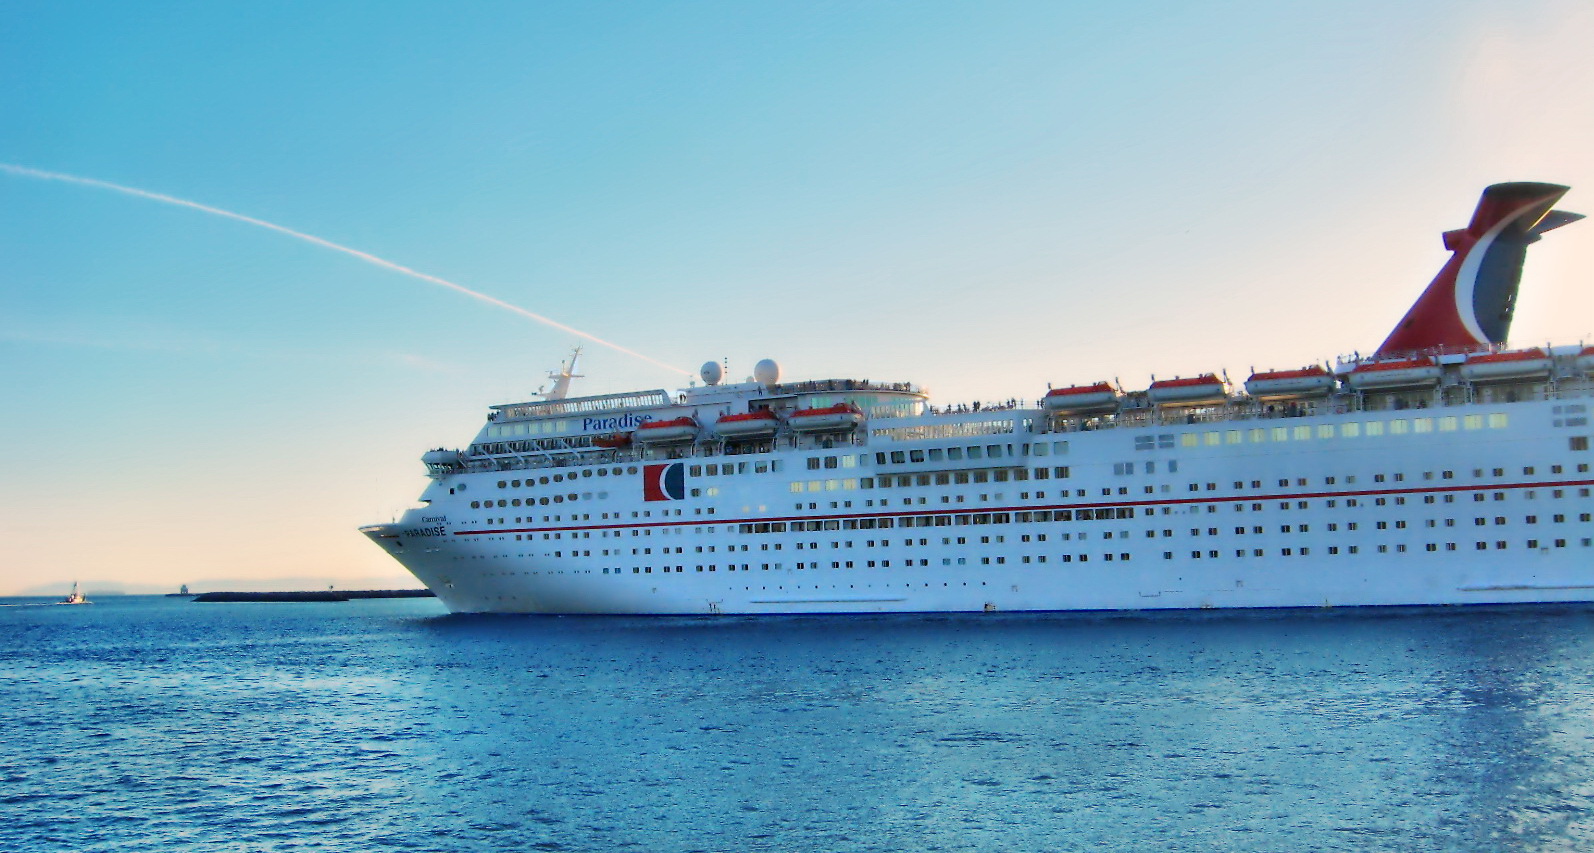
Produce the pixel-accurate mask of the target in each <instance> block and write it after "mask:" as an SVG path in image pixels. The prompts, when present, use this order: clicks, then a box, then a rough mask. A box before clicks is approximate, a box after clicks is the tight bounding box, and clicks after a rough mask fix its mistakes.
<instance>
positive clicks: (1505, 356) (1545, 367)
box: [1461, 347, 1550, 382]
mask: <svg viewBox="0 0 1594 853" xmlns="http://www.w3.org/2000/svg"><path fill="white" fill-rule="evenodd" d="M1549 376H1550V357H1549V356H1548V355H1546V354H1545V353H1544V350H1542V349H1539V348H1537V347H1535V348H1533V349H1519V350H1507V351H1505V352H1489V353H1477V354H1475V355H1469V356H1467V361H1466V363H1465V364H1463V365H1461V378H1463V379H1465V380H1467V381H1468V382H1520V381H1523V380H1528V379H1548V378H1549Z"/></svg>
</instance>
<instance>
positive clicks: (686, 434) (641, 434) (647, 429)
mask: <svg viewBox="0 0 1594 853" xmlns="http://www.w3.org/2000/svg"><path fill="white" fill-rule="evenodd" d="M633 435H634V436H635V438H636V440H637V441H640V442H642V443H643V444H665V443H667V442H671V441H691V440H692V439H694V438H697V421H696V420H694V419H692V418H690V417H681V418H671V419H669V420H667V421H649V422H647V423H645V424H643V425H641V426H639V427H637V428H636V432H635V433H633Z"/></svg>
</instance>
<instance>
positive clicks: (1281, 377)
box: [1245, 364, 1334, 400]
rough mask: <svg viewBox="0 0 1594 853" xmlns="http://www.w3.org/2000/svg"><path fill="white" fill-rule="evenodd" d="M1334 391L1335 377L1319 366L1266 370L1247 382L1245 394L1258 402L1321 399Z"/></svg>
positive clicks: (1255, 374)
mask: <svg viewBox="0 0 1594 853" xmlns="http://www.w3.org/2000/svg"><path fill="white" fill-rule="evenodd" d="M1332 390H1334V377H1333V375H1332V374H1330V373H1329V372H1328V371H1327V370H1324V369H1323V368H1322V367H1321V366H1319V365H1315V364H1314V365H1312V366H1311V367H1303V368H1301V369H1300V370H1266V371H1263V372H1261V373H1253V374H1251V378H1250V379H1247V380H1245V393H1247V394H1250V395H1251V396H1252V397H1255V398H1257V399H1258V400H1288V399H1291V398H1295V397H1321V396H1323V395H1324V394H1327V393H1328V392H1330V391H1332Z"/></svg>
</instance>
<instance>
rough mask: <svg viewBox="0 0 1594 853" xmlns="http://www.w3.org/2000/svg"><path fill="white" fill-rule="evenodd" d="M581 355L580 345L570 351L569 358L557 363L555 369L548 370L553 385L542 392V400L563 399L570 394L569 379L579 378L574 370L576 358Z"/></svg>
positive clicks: (579, 375)
mask: <svg viewBox="0 0 1594 853" xmlns="http://www.w3.org/2000/svg"><path fill="white" fill-rule="evenodd" d="M580 357H581V347H579V346H578V347H576V348H575V349H573V350H571V351H570V360H569V361H566V362H565V363H563V364H561V365H559V369H558V370H557V371H555V370H550V371H548V378H549V379H552V380H553V387H552V388H550V389H548V390H547V391H544V392H542V398H543V399H544V400H563V399H564V398H565V397H568V396H569V395H570V380H572V379H581V378H582V376H581V374H579V373H577V372H576V359H578V358H580Z"/></svg>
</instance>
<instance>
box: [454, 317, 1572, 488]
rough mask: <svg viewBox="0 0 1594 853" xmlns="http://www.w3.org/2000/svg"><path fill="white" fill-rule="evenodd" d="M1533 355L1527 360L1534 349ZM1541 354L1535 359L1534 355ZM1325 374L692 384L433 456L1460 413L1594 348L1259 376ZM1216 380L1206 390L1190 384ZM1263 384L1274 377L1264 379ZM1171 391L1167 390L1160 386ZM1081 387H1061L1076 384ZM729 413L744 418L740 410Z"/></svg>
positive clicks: (628, 452) (517, 414) (1538, 390)
mask: <svg viewBox="0 0 1594 853" xmlns="http://www.w3.org/2000/svg"><path fill="white" fill-rule="evenodd" d="M1524 353H1527V354H1528V357H1526V358H1524V357H1523V354H1524ZM1533 353H1537V356H1536V357H1535V356H1533V355H1532V354H1533ZM1314 371H1315V372H1316V373H1317V374H1320V375H1321V376H1322V377H1325V379H1326V380H1327V381H1326V382H1325V383H1323V384H1322V385H1321V388H1320V389H1319V390H1315V391H1314V390H1311V389H1307V390H1304V391H1299V392H1289V391H1282V392H1275V393H1271V394H1263V393H1250V392H1249V391H1247V390H1243V389H1242V390H1238V391H1236V390H1234V389H1231V388H1230V387H1229V386H1228V383H1227V382H1224V381H1221V380H1218V379H1217V378H1216V377H1212V376H1211V375H1208V376H1207V377H1201V378H1196V379H1190V380H1175V381H1171V382H1165V383H1154V384H1153V385H1152V387H1151V388H1148V389H1145V390H1139V391H1132V392H1128V393H1119V392H1117V391H1116V390H1110V391H1109V392H1097V391H1096V389H1097V388H1098V387H1102V386H1089V387H1082V388H1080V389H1077V390H1082V391H1086V392H1095V393H1096V394H1097V395H1098V396H1100V395H1101V394H1102V393H1106V394H1107V395H1108V396H1107V397H1105V398H1102V399H1099V400H1094V401H1092V405H1090V406H1084V407H1075V408H1070V407H1068V406H1058V405H1057V404H1056V403H1055V398H1056V395H1058V394H1059V393H1060V392H1059V391H1053V392H1052V393H1051V394H1050V395H1048V396H1047V397H1046V398H1043V399H1042V400H1038V401H1034V402H1033V403H1031V402H1029V401H1025V402H1017V401H1015V402H1014V404H1013V405H998V406H995V407H978V406H976V407H973V408H971V407H967V406H958V407H948V408H943V409H936V408H935V407H933V406H930V405H929V403H928V397H927V395H926V393H925V392H924V390H923V389H922V388H920V387H918V386H915V385H913V384H911V383H905V382H904V383H874V382H869V381H866V380H851V379H825V380H815V381H806V382H788V383H774V384H769V385H762V384H759V383H755V382H749V383H739V384H731V385H715V386H708V387H701V388H689V389H686V390H683V391H682V392H680V393H679V394H677V395H675V396H673V397H672V396H670V395H669V394H667V393H665V392H664V391H663V390H655V391H644V392H635V393H629V394H609V395H601V396H594V397H582V398H572V399H566V400H554V401H546V402H532V403H516V404H508V405H502V406H494V407H492V413H491V414H490V415H489V419H488V423H487V425H486V426H485V427H484V428H483V429H482V431H481V433H479V434H478V435H477V437H476V440H475V441H473V442H472V444H471V445H470V447H469V448H468V449H467V450H466V451H464V452H462V453H457V454H448V455H447V456H446V457H445V456H440V455H437V454H435V453H434V454H428V457H427V460H426V461H427V467H428V469H429V470H430V472H431V474H432V475H433V476H442V475H445V474H448V473H455V472H461V471H498V470H511V469H520V468H545V467H568V466H580V465H595V464H610V463H614V462H627V461H641V460H651V459H682V458H691V457H713V456H726V455H746V454H759V453H774V452H779V451H792V450H807V449H831V448H836V447H845V446H853V447H867V446H870V445H872V444H874V445H890V444H895V443H899V442H917V441H926V440H934V439H940V438H956V437H967V436H978V435H1000V434H1023V435H1039V434H1051V433H1075V432H1089V431H1097V430H1121V429H1139V428H1150V427H1159V428H1161V427H1171V426H1180V425H1195V424H1215V423H1236V422H1249V421H1269V420H1277V419H1283V418H1302V417H1315V416H1348V415H1352V414H1358V413H1373V412H1391V411H1405V410H1434V411H1435V412H1439V411H1444V410H1455V409H1458V408H1460V407H1469V406H1476V405H1479V404H1487V405H1490V406H1502V405H1503V406H1509V405H1512V404H1517V403H1526V402H1531V401H1541V400H1557V399H1583V398H1588V397H1591V396H1594V381H1591V379H1590V376H1591V374H1594V348H1583V347H1580V346H1578V347H1565V348H1558V349H1554V350H1547V351H1546V350H1533V351H1516V352H1509V351H1507V352H1502V351H1498V350H1497V351H1492V352H1487V353H1482V352H1479V353H1472V354H1470V355H1468V354H1456V353H1439V354H1434V355H1428V356H1421V357H1418V358H1413V359H1404V360H1400V361H1393V360H1387V359H1386V360H1382V361H1371V360H1342V361H1341V362H1340V363H1339V364H1338V365H1337V366H1336V367H1335V369H1334V370H1333V372H1332V373H1331V374H1330V373H1329V372H1328V371H1326V370H1320V369H1308V370H1307V371H1282V372H1279V373H1275V374H1257V375H1255V376H1253V377H1252V380H1253V381H1252V383H1251V384H1252V387H1253V388H1256V387H1258V384H1257V383H1256V380H1257V378H1258V377H1259V376H1286V375H1296V374H1300V373H1312V372H1314ZM1203 383H1209V384H1210V383H1216V385H1215V390H1214V391H1213V392H1212V393H1211V394H1209V395H1207V396H1203V395H1202V393H1201V392H1200V391H1199V390H1197V391H1193V392H1192V391H1186V390H1184V389H1188V388H1191V387H1193V386H1200V385H1202V384H1203ZM1264 384H1265V383H1264ZM1159 386H1163V387H1173V388H1175V392H1174V393H1173V394H1172V396H1171V397H1170V396H1166V395H1165V396H1161V397H1159V396H1158V387H1159ZM1070 390H1075V389H1062V391H1063V392H1067V391H1070ZM827 407H839V409H838V411H841V412H843V413H845V412H846V411H848V410H851V411H855V412H856V417H846V418H838V419H836V420H835V423H834V428H824V427H822V428H817V429H816V428H813V425H812V424H811V423H810V424H805V423H802V422H801V421H800V416H799V417H798V418H794V417H793V415H794V414H797V413H803V414H808V413H812V412H815V411H817V410H821V409H825V408H827ZM749 415H751V416H753V417H755V418H756V419H757V420H758V422H759V424H761V425H762V427H763V428H761V429H758V430H757V431H754V432H748V433H743V434H735V433H733V432H732V431H731V430H729V429H726V428H724V427H723V426H721V419H723V418H727V417H728V416H739V417H740V418H741V419H743V422H744V423H745V422H746V419H747V418H748V416H749ZM731 420H732V421H734V420H736V418H732V419H731ZM665 422H670V423H677V424H679V426H677V427H676V428H674V434H673V435H672V437H671V440H667V441H650V442H642V441H635V442H633V441H632V439H633V438H634V437H635V436H636V434H637V433H638V432H644V433H645V432H646V431H647V429H648V427H646V426H645V425H646V424H650V423H651V424H654V425H655V426H657V425H661V424H663V423H665Z"/></svg>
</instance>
